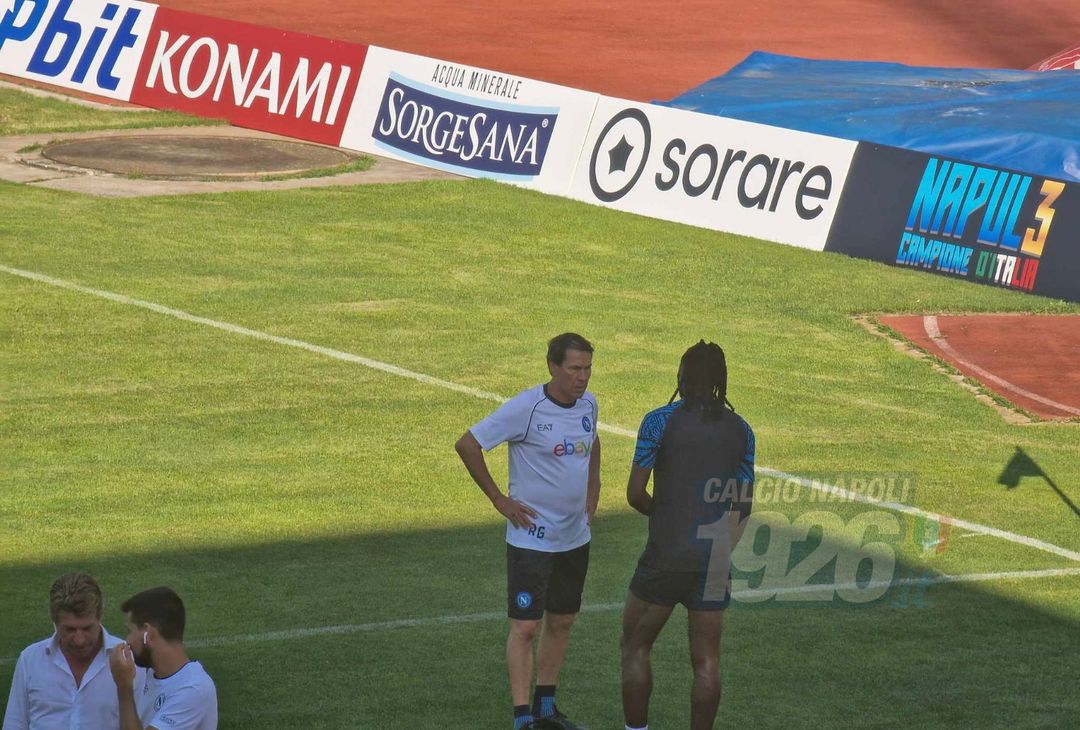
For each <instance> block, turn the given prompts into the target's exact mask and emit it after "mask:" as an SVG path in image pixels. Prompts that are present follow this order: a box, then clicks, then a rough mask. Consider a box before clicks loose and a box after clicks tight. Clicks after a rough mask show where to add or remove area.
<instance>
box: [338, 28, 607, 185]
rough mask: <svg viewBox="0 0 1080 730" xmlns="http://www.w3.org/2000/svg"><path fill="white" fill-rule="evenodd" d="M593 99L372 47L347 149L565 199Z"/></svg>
mask: <svg viewBox="0 0 1080 730" xmlns="http://www.w3.org/2000/svg"><path fill="white" fill-rule="evenodd" d="M596 98H597V96H596V94H590V93H588V92H584V91H578V90H576V89H568V88H565V87H560V86H555V85H553V84H547V83H544V82H541V81H534V80H532V79H524V78H520V77H517V76H511V75H508V74H503V73H498V72H495V71H488V70H485V69H481V68H475V67H472V66H464V65H461V64H454V63H450V62H447V61H441V60H438V59H434V58H427V57H424V56H415V55H412V54H408V53H399V52H397V51H391V50H387V49H384V48H376V47H371V48H370V49H369V50H368V55H367V60H366V61H365V63H364V71H363V74H362V75H361V80H360V88H359V90H358V92H357V94H356V97H355V101H354V103H353V108H352V110H351V112H350V114H349V118H348V121H347V122H346V124H345V131H344V133H343V135H342V138H341V146H342V147H348V148H351V149H356V150H362V151H365V152H372V153H375V154H380V155H384V156H387V157H394V158H397V159H400V160H405V161H407V162H414V163H417V164H420V165H425V166H427V167H434V168H438V169H441V170H446V171H449V172H454V173H457V174H459V175H466V176H469V177H487V178H493V179H496V180H501V181H503V182H510V183H515V184H518V185H523V186H526V187H531V188H534V189H538V190H543V191H545V192H550V193H556V194H560V195H565V194H566V193H567V190H568V189H569V185H570V176H571V174H572V172H573V165H574V161H575V160H576V159H577V154H578V150H579V149H580V146H581V142H582V139H583V138H584V136H585V130H586V128H587V127H588V123H589V116H590V115H591V114H592V110H593V106H594V104H595V102H596Z"/></svg>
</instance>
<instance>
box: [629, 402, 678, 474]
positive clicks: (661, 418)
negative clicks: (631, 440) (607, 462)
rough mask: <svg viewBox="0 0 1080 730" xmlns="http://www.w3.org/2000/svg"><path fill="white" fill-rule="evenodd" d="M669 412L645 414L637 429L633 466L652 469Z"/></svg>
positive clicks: (661, 411) (656, 411)
mask: <svg viewBox="0 0 1080 730" xmlns="http://www.w3.org/2000/svg"><path fill="white" fill-rule="evenodd" d="M669 413H670V411H669V410H666V409H663V408H661V409H658V410H655V411H652V412H650V413H647V414H646V415H645V418H643V419H642V420H641V427H640V428H638V436H637V445H635V446H634V464H635V465H636V466H640V467H642V468H644V469H652V468H653V465H654V464H656V455H657V453H659V451H660V441H661V439H663V438H664V428H665V427H666V426H667V420H668V414H669Z"/></svg>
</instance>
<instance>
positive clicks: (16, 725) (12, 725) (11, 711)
mask: <svg viewBox="0 0 1080 730" xmlns="http://www.w3.org/2000/svg"><path fill="white" fill-rule="evenodd" d="M29 727H30V708H29V707H28V706H27V698H26V655H25V654H23V655H21V656H20V657H19V661H18V662H17V663H16V664H15V676H14V677H12V679H11V693H10V694H9V695H8V704H7V710H6V711H5V712H4V727H3V730H27V729H28V728H29Z"/></svg>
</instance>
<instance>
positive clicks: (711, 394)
mask: <svg viewBox="0 0 1080 730" xmlns="http://www.w3.org/2000/svg"><path fill="white" fill-rule="evenodd" d="M676 395H679V396H682V398H683V400H684V401H686V403H687V404H688V405H698V406H701V407H702V408H703V409H704V410H705V413H706V415H707V416H709V418H714V419H715V418H719V417H720V416H721V414H722V413H723V410H724V404H725V403H727V405H728V407H729V408H731V410H733V411H734V410H735V408H734V406H732V405H731V403H730V402H729V401H728V399H727V359H726V358H725V357H724V351H723V350H721V349H720V345H717V344H716V343H715V342H706V341H705V340H699V341H698V343H697V344H696V345H694V346H693V347H691V348H689V349H688V350H687V351H686V352H684V353H683V356H682V359H681V360H680V361H679V384H678V386H677V387H676V388H675V392H674V393H673V394H672V395H671V400H672V401H674V400H675V396H676ZM669 402H670V401H669Z"/></svg>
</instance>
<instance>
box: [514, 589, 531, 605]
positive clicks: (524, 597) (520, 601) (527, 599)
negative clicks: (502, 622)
mask: <svg viewBox="0 0 1080 730" xmlns="http://www.w3.org/2000/svg"><path fill="white" fill-rule="evenodd" d="M517 605H518V608H528V607H529V606H531V605H532V595H531V594H530V593H528V592H527V591H522V592H521V593H519V594H517Z"/></svg>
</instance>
